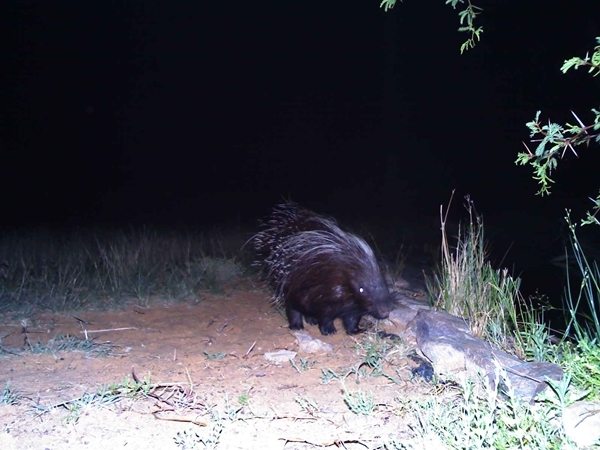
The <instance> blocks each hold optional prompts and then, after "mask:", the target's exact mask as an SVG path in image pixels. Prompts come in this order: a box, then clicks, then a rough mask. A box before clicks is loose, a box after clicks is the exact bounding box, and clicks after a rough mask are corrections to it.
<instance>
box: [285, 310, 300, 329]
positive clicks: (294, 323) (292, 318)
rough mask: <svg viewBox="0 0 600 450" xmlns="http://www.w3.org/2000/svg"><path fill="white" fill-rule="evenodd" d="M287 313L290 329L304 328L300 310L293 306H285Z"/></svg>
mask: <svg viewBox="0 0 600 450" xmlns="http://www.w3.org/2000/svg"><path fill="white" fill-rule="evenodd" d="M285 314H286V316H287V319H288V323H289V324H290V330H303V329H304V326H303V325H302V314H301V313H300V312H299V311H296V310H295V309H293V308H292V307H291V306H289V305H286V306H285Z"/></svg>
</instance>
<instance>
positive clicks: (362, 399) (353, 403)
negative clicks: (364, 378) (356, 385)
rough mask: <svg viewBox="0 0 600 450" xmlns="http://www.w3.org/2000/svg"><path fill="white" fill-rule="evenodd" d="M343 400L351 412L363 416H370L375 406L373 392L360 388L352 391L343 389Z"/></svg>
mask: <svg viewBox="0 0 600 450" xmlns="http://www.w3.org/2000/svg"><path fill="white" fill-rule="evenodd" d="M344 402H345V403H346V405H347V406H348V409H350V411H351V412H353V413H354V414H358V415H363V416H370V415H371V414H373V412H374V411H375V409H376V407H377V404H376V403H375V399H374V397H373V394H369V393H366V392H364V391H361V390H358V391H353V392H352V391H348V390H345V389H344Z"/></svg>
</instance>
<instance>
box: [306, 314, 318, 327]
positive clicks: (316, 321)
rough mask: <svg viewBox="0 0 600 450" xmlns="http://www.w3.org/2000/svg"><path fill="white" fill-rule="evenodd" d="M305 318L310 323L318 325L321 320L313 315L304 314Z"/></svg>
mask: <svg viewBox="0 0 600 450" xmlns="http://www.w3.org/2000/svg"><path fill="white" fill-rule="evenodd" d="M304 320H305V321H306V323H307V324H309V325H317V324H318V323H319V321H318V320H317V319H316V318H314V317H313V316H304Z"/></svg>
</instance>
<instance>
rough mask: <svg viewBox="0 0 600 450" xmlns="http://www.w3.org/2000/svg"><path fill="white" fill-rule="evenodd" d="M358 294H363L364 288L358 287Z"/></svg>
mask: <svg viewBox="0 0 600 450" xmlns="http://www.w3.org/2000/svg"><path fill="white" fill-rule="evenodd" d="M358 292H360V293H361V294H362V293H363V292H365V288H364V287H362V286H360V287H359V288H358Z"/></svg>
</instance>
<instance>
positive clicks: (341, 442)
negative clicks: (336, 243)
mask: <svg viewBox="0 0 600 450" xmlns="http://www.w3.org/2000/svg"><path fill="white" fill-rule="evenodd" d="M26 325H27V333H26V334H25V333H24V332H23V331H24V330H23V325H22V323H21V322H20V321H19V320H18V319H11V318H9V317H8V316H5V317H3V318H1V317H0V338H2V340H1V341H0V344H1V347H0V349H1V350H2V351H0V393H1V390H2V389H3V388H4V387H5V386H6V383H7V382H8V383H10V384H9V386H10V389H13V390H15V391H17V392H18V393H19V395H20V396H21V398H20V401H19V403H18V404H16V405H6V404H4V405H0V449H2V450H9V449H40V450H41V449H78V448H82V449H83V448H85V449H103V450H106V449H113V448H129V449H153V448H156V449H171V448H172V449H177V448H180V449H184V448H186V449H190V448H212V447H211V443H210V440H211V439H212V440H218V444H217V445H216V448H224V449H251V448H257V449H296V448H297V449H304V448H315V446H316V447H317V448H326V447H331V448H337V447H336V446H339V447H340V448H348V449H351V448H352V449H353V448H357V449H358V448H361V449H364V448H380V447H381V445H383V443H384V442H386V441H387V440H391V439H396V440H399V439H401V438H402V436H404V435H405V432H406V431H407V425H409V424H407V423H406V418H405V417H404V414H403V407H402V401H403V400H405V399H406V398H408V397H409V396H419V395H421V394H424V393H427V392H428V390H429V389H430V387H429V386H428V385H426V384H425V383H424V382H422V381H419V380H413V377H412V375H411V371H410V367H409V363H408V360H407V359H406V358H405V356H406V353H407V352H408V349H407V348H405V347H402V346H398V347H397V348H394V350H393V351H391V352H390V353H389V354H388V356H387V357H386V363H385V372H386V373H387V374H389V375H392V376H393V377H394V378H395V381H396V382H393V381H391V380H390V379H389V378H386V377H384V376H365V374H368V373H370V370H369V368H368V367H367V366H366V365H364V364H363V365H362V367H361V369H360V371H362V372H361V374H359V375H357V374H356V373H354V374H351V375H349V376H347V377H346V378H345V380H343V381H342V380H340V379H333V380H331V381H330V382H329V383H327V384H324V383H323V379H322V371H328V370H329V369H330V370H332V371H334V372H335V373H338V374H342V373H344V374H345V373H347V372H348V369H349V368H352V367H354V368H357V367H359V366H360V364H361V361H363V360H364V356H365V350H364V348H360V346H359V345H357V344H358V343H360V342H362V341H363V340H365V339H367V340H368V339H371V340H373V339H374V336H373V334H368V333H365V334H361V335H358V336H347V335H346V334H345V333H343V331H340V332H338V333H337V334H336V335H333V336H321V335H320V333H319V331H318V329H317V327H313V326H308V327H307V331H308V332H309V333H310V334H311V335H312V336H313V337H315V338H318V339H321V340H323V341H324V342H326V343H329V344H331V345H332V346H333V351H330V352H321V353H317V354H298V355H297V356H296V358H295V362H296V366H297V367H298V369H299V370H297V369H295V368H294V367H293V366H292V365H291V364H290V363H289V362H285V363H281V364H276V363H271V362H268V361H267V360H266V359H265V357H264V354H265V353H266V352H273V351H277V350H282V349H287V350H293V351H297V349H298V345H297V342H296V337H295V335H294V334H293V333H292V332H290V330H288V327H287V322H286V320H285V318H284V317H283V316H282V315H281V314H279V313H278V312H277V311H275V310H274V309H273V308H272V307H271V306H270V304H269V300H268V293H267V291H266V290H264V289H262V288H260V289H259V288H256V289H254V288H249V289H247V290H244V291H241V290H237V291H234V292H231V293H230V294H228V295H225V296H212V295H208V294H207V295H203V298H202V300H201V301H200V302H198V303H197V304H187V303H179V304H160V303H155V304H154V305H153V306H151V307H148V308H143V307H139V306H130V307H126V308H124V309H122V310H118V311H81V312H77V313H74V314H71V315H66V314H64V315H56V314H52V315H49V314H40V315H36V316H34V317H31V318H29V319H28V321H27V323H26ZM382 325H383V328H386V324H385V323H383V324H382ZM387 326H389V324H388V325H387ZM338 329H340V330H342V327H341V324H338ZM389 331H390V332H393V330H389ZM86 333H87V336H88V338H90V339H93V340H94V342H95V343H96V344H97V345H98V348H97V349H110V351H111V353H110V354H109V355H103V354H99V353H98V352H97V351H94V349H92V350H91V351H72V350H71V351H59V352H55V353H51V354H37V353H33V352H31V349H30V346H29V345H28V344H27V342H26V341H25V339H26V338H28V339H29V342H30V343H31V344H32V345H33V344H35V343H37V342H38V341H39V342H40V343H42V344H46V343H47V342H48V341H49V340H50V339H53V338H55V337H57V336H61V335H66V334H70V335H73V336H76V337H78V338H80V339H85V337H86ZM389 345H392V344H389ZM97 349H96V350H97ZM11 351H15V354H12V353H10V352H11ZM219 353H224V354H225V355H226V356H224V358H222V359H211V357H212V356H215V355H217V354H219ZM303 361H304V362H305V363H306V367H305V369H307V370H303V367H302V362H303ZM132 371H135V374H136V376H137V377H138V378H139V379H140V380H144V381H145V382H147V383H149V384H150V385H151V386H153V387H154V389H150V394H149V395H147V396H145V397H144V396H142V395H138V396H136V397H135V398H123V399H121V400H119V401H113V402H110V404H109V402H108V401H107V403H106V404H105V405H101V404H99V401H98V397H97V396H96V397H95V399H96V401H95V402H90V404H89V405H87V406H85V405H84V403H85V402H81V401H77V400H81V399H82V398H83V396H84V395H85V394H93V393H96V392H98V391H99V390H101V389H102V387H103V386H106V385H109V384H111V383H122V384H123V383H124V381H125V380H126V377H129V378H131V377H132ZM360 371H359V372H360ZM344 389H347V390H348V391H350V392H356V391H359V390H360V391H362V392H364V393H366V394H372V396H373V399H374V402H375V404H376V406H375V407H374V410H373V412H372V413H370V414H367V415H362V414H355V413H353V412H352V411H351V410H350V409H349V407H348V405H347V404H346V403H345V401H344V397H343V392H344ZM113 392H114V391H113ZM79 405H83V406H82V407H81V408H77V406H79ZM219 431H220V433H219ZM184 433H185V434H184ZM211 433H212V435H211ZM186 436H187V443H186V444H184V443H182V441H183V440H185V438H186ZM211 436H212V437H211ZM201 441H202V442H201ZM178 442H179V443H178Z"/></svg>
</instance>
